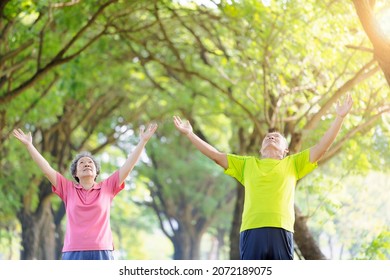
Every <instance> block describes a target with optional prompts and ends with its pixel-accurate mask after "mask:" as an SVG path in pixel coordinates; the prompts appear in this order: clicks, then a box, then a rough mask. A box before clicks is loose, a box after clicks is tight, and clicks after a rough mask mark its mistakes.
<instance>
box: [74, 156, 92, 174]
mask: <svg viewBox="0 0 390 280" xmlns="http://www.w3.org/2000/svg"><path fill="white" fill-rule="evenodd" d="M76 176H77V177H78V178H79V179H81V178H87V177H92V178H94V179H95V177H96V166H95V163H94V162H93V160H92V159H91V158H89V157H82V158H80V159H79V160H78V162H77V169H76Z"/></svg>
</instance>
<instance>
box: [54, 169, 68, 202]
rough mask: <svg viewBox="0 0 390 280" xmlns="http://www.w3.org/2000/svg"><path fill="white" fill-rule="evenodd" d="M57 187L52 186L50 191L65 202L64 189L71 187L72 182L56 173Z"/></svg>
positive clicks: (65, 192)
mask: <svg viewBox="0 0 390 280" xmlns="http://www.w3.org/2000/svg"><path fill="white" fill-rule="evenodd" d="M56 181H57V185H56V186H54V185H52V186H51V190H52V191H53V192H54V193H55V194H57V195H58V196H59V197H60V198H61V199H62V200H63V201H65V200H66V194H67V191H66V188H67V187H69V186H70V187H72V186H73V182H72V181H70V180H68V179H66V178H65V177H64V176H63V175H61V174H60V173H58V172H57V179H56Z"/></svg>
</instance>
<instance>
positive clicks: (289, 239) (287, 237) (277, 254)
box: [240, 227, 294, 260]
mask: <svg viewBox="0 0 390 280" xmlns="http://www.w3.org/2000/svg"><path fill="white" fill-rule="evenodd" d="M240 258H241V259H242V260H292V259H294V237H293V233H292V232H290V231H288V230H285V229H282V228H272V227H264V228H255V229H248V230H244V231H242V232H241V233H240Z"/></svg>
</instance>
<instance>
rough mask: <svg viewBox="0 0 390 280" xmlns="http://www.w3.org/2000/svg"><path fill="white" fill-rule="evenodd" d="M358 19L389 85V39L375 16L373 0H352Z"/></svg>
mask: <svg viewBox="0 0 390 280" xmlns="http://www.w3.org/2000/svg"><path fill="white" fill-rule="evenodd" d="M353 4H354V6H355V9H356V13H357V15H358V17H359V20H360V22H361V24H362V26H363V29H364V31H365V32H366V34H367V36H368V38H369V39H370V41H371V43H372V45H373V47H374V57H375V59H376V60H377V61H378V63H379V66H380V67H381V69H382V71H383V73H384V75H385V78H386V80H387V83H388V84H389V85H390V39H387V38H386V37H385V35H384V34H383V32H381V28H380V27H379V24H378V22H377V20H376V18H375V15H374V13H373V8H374V5H375V1H371V0H353Z"/></svg>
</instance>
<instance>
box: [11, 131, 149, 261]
mask: <svg viewBox="0 0 390 280" xmlns="http://www.w3.org/2000/svg"><path fill="white" fill-rule="evenodd" d="M156 129H157V125H156V124H151V125H149V126H148V127H147V129H146V131H145V130H144V129H141V130H140V141H139V143H138V145H137V146H136V147H135V149H134V151H133V152H132V153H131V154H130V155H129V156H128V158H127V160H126V161H125V163H124V164H123V165H122V167H120V168H119V169H118V170H117V171H115V172H114V173H113V174H112V175H111V176H109V177H108V178H107V179H105V180H103V181H101V182H96V178H97V176H98V174H99V173H100V166H99V164H98V163H97V161H96V160H95V159H94V157H93V156H92V155H91V154H90V153H87V152H85V153H81V154H79V155H77V156H76V158H75V159H74V160H73V162H72V164H71V167H70V170H71V173H72V176H73V178H74V179H75V180H76V182H74V181H71V180H68V179H66V178H65V177H64V176H63V175H61V174H60V173H58V172H57V171H56V170H54V169H53V168H52V167H51V166H50V164H49V163H48V162H47V161H46V159H45V158H44V157H43V156H42V155H41V154H40V153H39V152H38V150H37V149H36V148H35V147H34V145H33V142H32V136H31V132H29V133H28V134H25V133H24V132H23V131H22V130H21V129H15V130H14V131H13V134H14V136H15V137H16V138H17V139H19V141H20V142H22V143H23V144H24V145H25V147H26V148H27V150H28V152H29V153H30V155H31V157H32V159H33V160H34V161H35V162H36V164H37V165H38V166H39V168H40V169H41V170H42V171H43V173H44V174H45V176H46V177H47V178H48V179H49V181H50V182H51V184H52V190H53V192H54V193H56V194H57V195H58V196H59V197H60V198H61V199H62V200H63V202H64V204H65V208H66V215H67V220H66V233H65V240H64V246H63V249H62V259H63V260H113V259H114V255H113V250H114V245H113V239H112V233H111V226H110V207H111V201H112V199H113V198H114V197H115V196H116V195H117V194H118V193H119V192H120V191H121V190H123V188H124V181H125V179H126V177H127V176H128V175H129V173H130V172H131V171H132V170H133V168H134V166H135V164H136V163H137V161H138V159H139V158H140V155H141V152H142V150H143V149H144V147H145V145H146V143H147V142H148V141H149V139H150V137H152V135H153V134H154V132H155V131H156Z"/></svg>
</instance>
